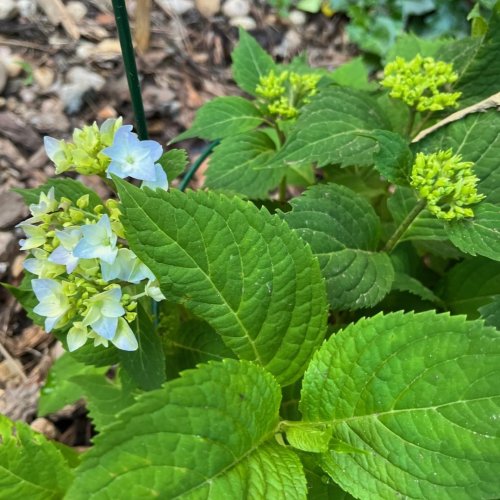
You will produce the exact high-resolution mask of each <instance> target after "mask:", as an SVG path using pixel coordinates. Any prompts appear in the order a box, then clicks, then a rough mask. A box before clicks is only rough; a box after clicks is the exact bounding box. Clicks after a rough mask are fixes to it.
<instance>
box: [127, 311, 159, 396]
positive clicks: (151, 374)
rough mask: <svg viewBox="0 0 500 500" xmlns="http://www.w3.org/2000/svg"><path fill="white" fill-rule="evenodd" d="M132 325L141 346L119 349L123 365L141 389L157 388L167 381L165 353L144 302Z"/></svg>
mask: <svg viewBox="0 0 500 500" xmlns="http://www.w3.org/2000/svg"><path fill="white" fill-rule="evenodd" d="M146 305H149V304H146ZM131 327H132V330H133V331H134V333H135V336H136V337H137V342H138V344H139V347H138V349H137V350H136V351H122V350H119V351H118V355H119V357H120V362H121V365H122V367H123V369H124V370H125V371H126V372H127V373H128V375H129V376H130V378H131V379H132V380H133V381H134V382H135V383H136V384H137V386H138V387H139V388H140V389H144V390H145V391H149V390H151V389H156V388H158V387H160V386H161V384H163V382H165V378H166V372H165V354H164V352H163V349H162V345H161V339H160V336H159V334H158V332H157V331H156V328H155V327H154V325H153V321H152V320H151V318H150V317H149V315H148V313H147V312H146V310H145V308H144V306H143V305H142V304H139V306H138V308H137V317H136V319H135V321H134V322H133V324H132V325H131Z"/></svg>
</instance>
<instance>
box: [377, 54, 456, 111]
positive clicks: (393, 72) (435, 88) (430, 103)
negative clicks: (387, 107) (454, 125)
mask: <svg viewBox="0 0 500 500" xmlns="http://www.w3.org/2000/svg"><path fill="white" fill-rule="evenodd" d="M457 79H458V75H457V73H455V72H454V71H453V65H452V64H449V63H445V62H443V61H436V60H435V59H434V58H432V57H422V56H421V55H420V54H418V55H417V56H416V57H414V58H413V59H412V60H411V61H406V60H405V59H403V58H402V57H396V59H395V60H394V61H392V62H390V63H389V64H387V66H386V67H385V68H384V78H383V80H382V81H381V82H380V83H381V84H382V85H383V86H384V87H388V88H390V89H391V92H390V94H389V95H390V96H391V97H394V98H396V99H401V100H403V101H404V102H405V103H406V104H408V106H410V107H412V108H415V109H416V110H417V111H439V110H442V109H444V108H447V107H453V106H456V104H457V100H458V98H459V97H460V96H461V92H445V91H443V88H445V89H446V86H447V85H450V84H452V83H454V82H455V81H456V80H457Z"/></svg>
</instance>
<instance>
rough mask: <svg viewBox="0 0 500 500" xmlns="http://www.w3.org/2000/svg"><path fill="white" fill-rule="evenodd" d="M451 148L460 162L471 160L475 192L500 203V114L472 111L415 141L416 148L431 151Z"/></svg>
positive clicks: (496, 112) (487, 200) (426, 151)
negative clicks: (477, 178)
mask: <svg viewBox="0 0 500 500" xmlns="http://www.w3.org/2000/svg"><path fill="white" fill-rule="evenodd" d="M449 148H452V149H453V153H454V154H461V155H462V158H463V161H472V162H474V173H475V174H476V175H477V176H478V177H479V183H478V191H480V192H481V193H483V194H485V195H486V196H487V198H486V200H485V201H486V202H488V203H494V204H500V163H499V162H498V157H499V155H500V113H498V111H496V110H491V111H486V112H484V113H474V114H470V115H468V116H466V117H465V118H463V119H461V120H458V121H456V122H453V123H450V124H449V125H446V126H444V127H442V128H440V129H438V130H436V131H435V132H434V133H432V134H430V135H428V136H427V137H424V138H423V139H422V140H421V141H419V142H418V143H416V144H415V149H416V150H418V151H423V152H424V153H433V152H435V151H438V150H440V149H442V150H446V149H449Z"/></svg>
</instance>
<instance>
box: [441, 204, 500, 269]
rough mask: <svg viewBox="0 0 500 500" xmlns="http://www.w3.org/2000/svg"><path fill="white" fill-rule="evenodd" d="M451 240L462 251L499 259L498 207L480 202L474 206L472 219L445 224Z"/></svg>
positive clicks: (499, 220)
mask: <svg viewBox="0 0 500 500" xmlns="http://www.w3.org/2000/svg"><path fill="white" fill-rule="evenodd" d="M445 227H446V232H447V233H448V237H449V238H450V240H451V242H452V243H453V244H454V245H455V246H457V247H458V248H459V249H460V250H462V252H465V253H468V254H470V255H482V256H483V257H488V258H490V259H493V260H500V245H499V242H500V207H498V206H496V205H492V204H490V203H486V202H483V203H480V204H479V205H477V206H476V207H474V218H473V219H462V220H460V221H457V222H451V223H450V224H446V226H445Z"/></svg>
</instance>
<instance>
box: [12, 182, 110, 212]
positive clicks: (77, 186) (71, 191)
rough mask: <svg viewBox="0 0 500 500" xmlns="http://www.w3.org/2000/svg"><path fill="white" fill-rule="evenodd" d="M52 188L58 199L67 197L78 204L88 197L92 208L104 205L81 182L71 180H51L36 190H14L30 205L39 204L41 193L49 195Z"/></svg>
mask: <svg viewBox="0 0 500 500" xmlns="http://www.w3.org/2000/svg"><path fill="white" fill-rule="evenodd" d="M51 187H53V188H54V194H55V198H56V199H60V198H62V197H65V198H68V199H69V200H71V201H72V202H73V203H76V201H77V200H78V198H80V197H81V196H84V195H88V196H89V206H90V208H93V207H95V206H97V205H101V204H102V200H101V199H100V198H99V196H97V194H96V193H95V192H94V191H93V190H92V189H90V188H88V187H87V186H85V185H84V184H82V183H81V182H78V181H75V180H73V179H69V178H64V179H49V180H48V181H47V182H46V183H45V184H43V185H42V186H39V187H37V188H35V189H14V191H15V192H16V193H19V194H20V195H21V196H22V197H23V199H24V202H25V203H26V204H27V205H29V204H31V203H38V200H39V199H40V193H48V192H49V190H50V188H51Z"/></svg>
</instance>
